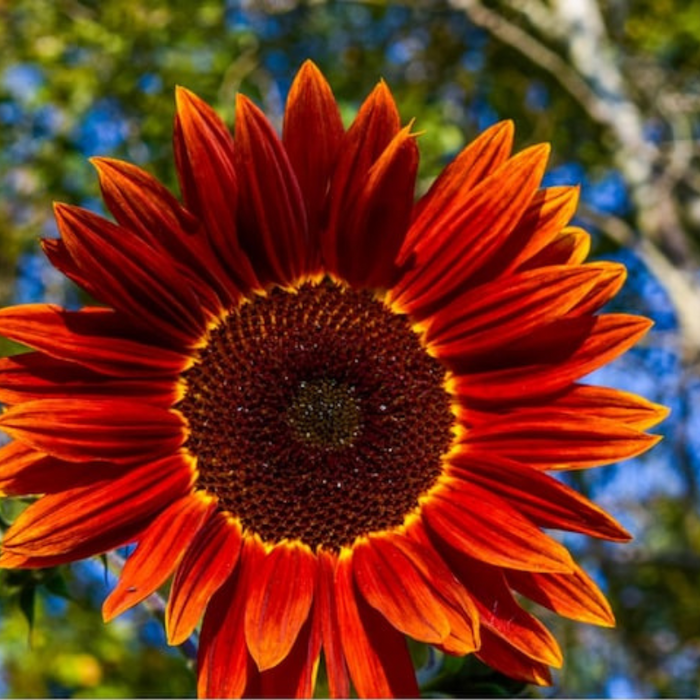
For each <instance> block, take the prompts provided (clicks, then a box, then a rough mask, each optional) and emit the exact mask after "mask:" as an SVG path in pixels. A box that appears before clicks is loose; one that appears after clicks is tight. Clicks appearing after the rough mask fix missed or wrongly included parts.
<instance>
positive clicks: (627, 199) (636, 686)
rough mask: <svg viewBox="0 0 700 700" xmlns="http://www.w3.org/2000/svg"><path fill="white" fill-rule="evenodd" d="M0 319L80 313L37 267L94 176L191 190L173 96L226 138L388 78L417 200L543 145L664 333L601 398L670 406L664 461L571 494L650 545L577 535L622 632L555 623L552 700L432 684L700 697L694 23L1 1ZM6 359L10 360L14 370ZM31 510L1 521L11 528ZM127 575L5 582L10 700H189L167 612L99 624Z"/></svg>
mask: <svg viewBox="0 0 700 700" xmlns="http://www.w3.org/2000/svg"><path fill="white" fill-rule="evenodd" d="M0 47H1V49H0V302H1V303H2V304H3V305H5V304H10V303H25V302H35V301H42V300H49V301H52V302H56V303H60V304H63V305H67V306H70V307H75V306H77V305H79V304H80V302H81V300H80V296H79V295H78V294H77V292H76V290H75V289H74V288H72V287H71V286H70V285H68V284H66V283H65V282H64V280H63V279H62V278H61V276H60V275H59V274H58V273H57V272H55V271H53V270H52V269H51V268H50V267H49V266H48V265H47V263H46V261H45V260H44V258H43V257H42V255H41V253H40V252H39V248H38V240H39V239H40V238H41V237H43V236H54V235H56V230H55V225H54V222H53V218H52V210H51V203H52V202H53V201H55V200H60V201H64V202H70V203H72V204H79V205H82V206H86V207H88V208H91V209H93V210H95V211H99V212H102V211H103V208H102V204H101V202H100V201H99V197H98V187H97V178H96V176H95V173H94V170H93V168H92V167H91V166H90V164H89V163H88V162H87V158H88V157H90V156H93V155H97V154H99V155H108V156H114V157H118V158H123V159H126V160H129V161H133V162H136V163H138V164H141V165H143V166H144V167H146V168H147V169H148V170H150V171H151V172H153V173H154V174H156V175H157V176H158V177H159V178H161V180H163V181H164V182H165V183H166V184H168V185H169V186H170V187H171V188H173V189H174V188H175V177H174V166H173V157H172V152H171V146H170V135H171V127H172V121H173V110H174V100H173V90H174V87H175V85H176V84H180V85H185V86H187V87H189V88H190V89H192V90H193V91H194V92H196V93H197V94H199V95H200V96H201V97H203V98H204V99H205V100H207V101H208V102H210V103H211V104H213V105H214V106H215V107H216V108H217V109H218V110H219V111H220V113H221V114H222V115H223V116H224V117H225V118H226V119H227V120H229V121H230V120H231V117H232V114H233V104H234V95H235V93H236V92H237V91H239V90H242V91H244V92H246V93H247V94H248V95H249V96H251V97H253V98H254V99H255V100H256V101H257V102H258V103H259V104H260V105H261V106H262V107H263V108H264V109H265V111H266V112H267V113H268V114H269V115H270V116H271V117H272V119H273V120H274V121H275V123H276V124H277V125H279V124H280V123H281V116H282V110H283V106H284V102H285V97H286V92H287V90H288V88H289V84H290V81H291V79H292V77H293V75H294V73H295V71H296V70H297V68H298V67H299V65H300V64H301V63H302V62H303V60H304V59H305V58H307V57H308V58H312V59H313V60H314V61H315V62H316V63H317V64H318V65H319V67H320V68H321V70H322V71H323V72H324V73H325V75H326V76H327V77H328V79H329V81H330V83H331V85H332V86H333V89H334V91H335V94H336V96H337V98H338V100H339V102H340V104H341V109H342V112H343V115H344V117H345V119H346V122H348V121H349V120H350V119H351V118H352V115H353V114H354V112H355V110H356V109H357V107H358V105H359V103H360V101H361V100H362V98H363V97H364V96H365V95H366V94H367V93H368V92H369V91H370V90H371V88H372V87H373V85H374V84H375V83H376V81H377V80H378V79H379V78H384V79H385V80H386V81H387V82H388V83H389V85H390V87H391V89H392V91H393V92H394V95H395V97H396V99H397V101H398V104H399V107H400V110H401V114H402V117H403V119H404V122H408V120H409V119H411V118H413V117H415V118H416V129H418V130H419V131H421V132H424V133H423V135H421V137H420V139H419V144H420V148H421V157H422V161H421V170H420V183H419V187H420V189H421V190H424V189H425V188H426V187H427V186H428V185H429V183H430V182H431V179H432V178H434V177H435V175H436V174H437V173H438V172H439V170H440V169H441V168H442V167H443V166H444V165H445V164H446V163H447V162H449V160H450V159H451V158H452V157H453V156H454V155H455V154H456V153H457V152H458V151H459V149H460V148H461V147H462V146H463V145H464V144H465V143H466V142H467V141H469V140H471V139H472V138H473V137H474V136H475V135H476V134H477V133H478V132H479V131H481V130H482V129H484V128H485V127H487V126H488V125H490V124H492V123H493V122H495V121H497V120H499V119H503V118H511V119H513V120H514V121H515V123H516V128H517V137H516V139H517V141H516V145H517V147H518V148H522V147H525V146H527V145H529V144H532V143H535V142H540V141H549V142H551V143H552V145H553V155H552V159H551V163H550V169H549V174H548V176H547V184H580V185H581V186H582V205H581V208H580V212H579V222H580V223H581V224H582V225H584V226H585V227H587V228H588V230H589V231H591V233H592V234H593V240H594V250H593V256H594V257H595V258H604V259H615V260H621V261H623V262H624V263H625V264H626V265H627V266H628V268H629V272H630V275H629V280H628V282H627V284H626V286H625V288H624V291H623V293H622V294H621V295H620V296H619V298H618V299H617V300H616V302H615V308H616V309H624V310H626V311H634V312H638V313H642V314H645V315H647V316H650V317H651V318H653V319H654V320H655V322H656V326H655V328H654V329H653V331H652V332H651V333H650V334H649V335H648V336H647V338H646V339H645V340H644V341H643V342H642V343H641V344H640V345H639V347H637V348H636V349H634V350H633V351H631V352H630V353H628V354H627V355H626V356H625V357H624V358H622V359H621V360H620V361H618V362H617V363H615V364H614V365H613V366H611V367H610V368H607V369H606V370H605V371H601V372H598V373H596V375H595V376H594V377H592V378H591V381H596V382H600V383H604V384H608V385H613V386H616V387H618V388H622V389H628V390H632V391H635V392H637V393H640V394H643V395H644V396H646V397H647V398H649V399H652V400H654V401H657V402H660V403H664V404H666V405H669V406H670V407H671V408H672V414H671V417H670V418H669V419H668V420H667V421H666V422H665V423H664V424H663V425H662V426H661V427H660V430H661V432H662V433H663V434H664V435H665V437H666V439H665V440H664V442H663V443H662V444H661V445H660V446H658V447H657V448H655V449H654V450H653V451H652V452H651V453H650V454H649V455H647V456H644V457H642V458H639V459H634V460H630V461H628V462H626V463H623V464H620V465H617V466H612V467H605V468H602V469H598V470H592V471H589V472H587V473H580V474H573V475H569V478H570V481H571V482H572V483H573V484H574V485H575V486H576V487H577V488H578V489H580V490H581V491H583V492H585V493H586V494H588V495H589V496H591V497H592V498H594V499H595V500H596V501H597V502H598V503H600V504H601V505H602V506H604V507H605V508H606V509H607V510H609V511H611V512H612V513H613V514H614V515H615V516H616V517H618V518H619V519H620V520H621V521H622V523H623V524H624V525H625V526H626V527H627V528H628V529H629V530H630V531H631V532H632V533H634V535H635V540H634V542H633V543H631V544H629V545H624V546H620V545H608V544H603V543H599V542H593V541H589V540H586V539H584V538H580V537H567V538H565V539H566V543H567V545H568V546H569V547H570V548H571V549H572V550H573V551H575V553H576V555H577V557H578V559H579V560H580V561H581V562H582V563H583V565H584V566H585V568H586V569H587V570H588V571H589V573H591V574H592V575H593V576H594V577H595V579H596V580H597V581H598V583H599V584H600V585H601V587H602V588H603V589H604V591H605V592H606V593H607V595H608V596H609V598H610V600H611V601H612V604H613V607H614V609H615V612H616V615H617V619H618V627H617V628H616V629H615V630H599V629H596V628H592V627H589V626H586V625H583V624H573V623H568V622H567V621H564V620H561V619H557V618H555V617H553V616H546V615H543V616H542V617H543V619H545V621H546V622H547V623H548V624H549V626H550V627H551V628H552V629H553V631H554V633H555V635H556V637H557V638H558V639H559V640H560V642H561V643H562V645H563V647H564V652H565V658H566V664H565V666H564V668H563V669H562V670H561V671H558V672H556V674H555V685H554V686H553V687H552V688H549V689H533V688H524V687H522V686H519V685H517V684H509V683H507V682H506V681H505V680H503V679H502V678H500V677H498V676H496V675H494V674H492V673H490V672H489V671H488V670H487V669H484V668H483V667H479V665H478V664H476V663H474V662H473V661H471V660H470V661H467V663H466V664H465V665H461V664H458V665H455V664H454V663H452V664H451V665H448V666H443V667H441V668H432V667H430V668H424V669H423V672H422V676H424V677H428V676H430V677H431V678H432V681H431V683H429V684H428V685H426V692H427V693H429V694H431V695H433V696H440V695H442V696H445V694H450V695H457V696H466V695H477V696H484V695H511V694H515V693H523V694H526V695H530V696H536V697H562V696H566V697H616V698H622V697H634V696H646V697H678V696H697V695H698V693H699V692H700V687H699V683H700V604H699V603H698V596H699V594H700V516H699V509H698V500H699V499H698V481H699V479H700V468H699V467H700V365H699V362H700V71H699V68H700V2H698V0H488V1H485V0H484V1H479V0H450V1H433V0H425V1H423V2H421V1H419V2H408V1H406V2H404V3H391V4H387V3H383V2H378V1H375V2H373V1H367V2H361V1H360V2H323V1H322V0H314V1H309V2H297V1H296V0H269V1H268V2H261V1H254V0H251V1H249V2H233V1H229V2H223V1H214V0H201V1H200V2H197V3H194V2H191V0H170V1H169V2H168V1H166V0H150V1H149V2H147V3H144V2H141V1H140V0H0ZM0 349H2V350H3V351H7V350H8V349H9V348H8V347H7V346H4V347H2V348H0ZM21 507H22V504H21V503H16V502H7V501H6V502H4V503H3V504H2V506H1V510H0V516H1V517H2V518H3V520H4V521H7V520H9V519H11V518H12V517H13V515H14V514H15V513H16V512H17V509H18V508H21ZM112 584H113V576H112V574H111V573H110V571H109V567H108V566H107V563H106V562H105V561H101V560H99V559H97V560H94V561H90V562H86V563H81V564H77V565H74V566H72V567H62V568H60V569H57V570H50V571H46V572H13V573H8V572H3V573H2V574H0V695H2V696H7V697H28V696H32V697H39V696H53V697H155V696H188V695H189V696H192V695H193V694H194V676H193V673H192V669H191V666H190V661H189V660H188V658H187V655H186V654H184V653H183V652H182V650H180V649H170V648H168V647H167V646H166V644H165V641H164V636H163V633H162V631H161V625H160V622H159V621H158V613H157V611H155V613H154V612H153V611H149V610H147V609H146V608H143V607H141V608H139V609H137V610H136V611H133V612H132V613H129V614H127V615H124V616H122V617H121V618H119V619H118V620H117V621H115V622H113V623H111V624H110V625H107V626H105V625H103V623H102V621H101V616H100V612H99V607H100V604H101V602H102V600H103V599H104V597H105V595H106V593H107V591H108V590H109V588H110V586H111V585H112Z"/></svg>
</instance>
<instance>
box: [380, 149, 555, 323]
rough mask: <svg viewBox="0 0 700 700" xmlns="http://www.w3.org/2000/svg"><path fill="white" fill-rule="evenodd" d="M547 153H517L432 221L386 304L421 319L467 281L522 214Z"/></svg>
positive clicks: (497, 246) (542, 172) (539, 150)
mask: <svg viewBox="0 0 700 700" xmlns="http://www.w3.org/2000/svg"><path fill="white" fill-rule="evenodd" d="M548 155H549V147H548V146H546V145H541V146H533V147H532V148H529V149H527V150H525V151H523V152H522V153H519V154H518V155H517V156H515V157H514V158H512V159H511V160H509V161H507V162H506V163H504V164H503V165H501V167H500V168H498V170H496V172H495V173H493V174H492V175H491V176H490V177H489V178H487V179H486V180H484V181H482V182H481V184H480V185H479V186H478V187H476V188H475V189H474V190H473V191H472V192H471V193H470V194H469V195H468V196H467V197H466V198H465V199H463V200H462V199H459V200H457V201H455V202H454V204H453V205H452V206H451V207H449V208H446V209H445V210H444V211H443V212H442V216H440V217H439V219H438V220H437V221H436V222H435V223H434V230H435V234H434V235H432V236H430V237H427V238H424V239H423V240H421V241H420V242H419V243H418V244H417V245H416V248H415V251H414V255H413V257H412V268H411V270H410V271H408V272H407V273H406V274H405V275H404V277H403V278H402V279H401V281H400V282H399V283H398V284H397V285H396V287H395V289H393V290H391V293H390V298H389V300H390V302H391V303H392V304H396V305H397V307H398V308H400V309H401V311H402V312H405V313H410V314H413V315H414V316H415V317H417V318H423V317H425V316H426V315H428V314H430V313H431V312H433V311H434V310H435V309H436V308H438V307H439V305H441V304H444V303H445V302H446V301H448V300H449V299H450V298H454V295H456V294H458V293H459V291H460V290H462V289H464V288H465V287H466V286H467V285H468V284H470V282H471V278H472V277H473V276H474V275H475V274H476V273H478V271H479V269H480V268H482V267H483V266H484V265H485V264H487V262H488V261H489V260H490V259H491V257H492V256H493V255H494V254H495V253H496V251H498V250H499V249H500V248H501V246H502V245H504V241H505V239H506V238H507V236H508V234H509V233H510V232H511V231H512V229H513V227H514V226H515V224H516V223H517V222H518V220H519V219H520V218H521V217H522V215H523V213H524V212H525V210H526V208H527V206H528V204H529V203H530V201H531V200H532V198H533V196H534V195H535V192H536V190H537V186H538V185H539V182H540V180H541V179H542V175H543V174H544V169H545V165H546V161H547V156H548Z"/></svg>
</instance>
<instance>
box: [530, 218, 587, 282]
mask: <svg viewBox="0 0 700 700" xmlns="http://www.w3.org/2000/svg"><path fill="white" fill-rule="evenodd" d="M590 250H591V237H590V235H589V234H588V232H587V231H584V230H583V229H582V228H578V227H576V226H568V227H566V228H565V229H563V230H562V232H561V235H559V236H557V237H556V238H555V239H554V240H553V241H552V242H551V243H549V245H547V246H545V247H544V248H542V250H540V251H537V253H535V254H534V255H533V256H532V257H531V258H529V259H526V260H522V261H521V263H520V267H519V268H518V270H519V271H521V272H522V271H525V270H534V269H535V268H537V267H544V266H545V265H579V264H580V263H582V262H583V261H584V260H585V259H586V258H587V257H588V253H589V252H590Z"/></svg>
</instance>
